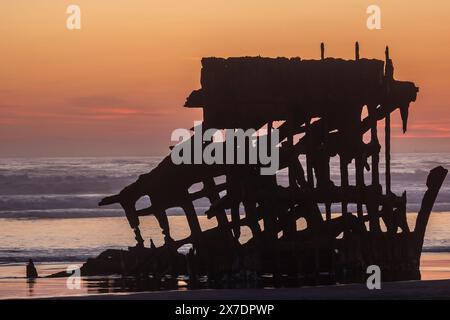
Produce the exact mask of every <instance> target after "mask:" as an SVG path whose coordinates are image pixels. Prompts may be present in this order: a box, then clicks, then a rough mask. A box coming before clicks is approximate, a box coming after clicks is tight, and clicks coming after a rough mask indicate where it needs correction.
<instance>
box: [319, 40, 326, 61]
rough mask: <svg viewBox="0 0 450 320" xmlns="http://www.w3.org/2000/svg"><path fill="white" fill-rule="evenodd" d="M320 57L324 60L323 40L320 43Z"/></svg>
mask: <svg viewBox="0 0 450 320" xmlns="http://www.w3.org/2000/svg"><path fill="white" fill-rule="evenodd" d="M320 59H321V60H325V44H324V43H323V42H322V43H321V44H320Z"/></svg>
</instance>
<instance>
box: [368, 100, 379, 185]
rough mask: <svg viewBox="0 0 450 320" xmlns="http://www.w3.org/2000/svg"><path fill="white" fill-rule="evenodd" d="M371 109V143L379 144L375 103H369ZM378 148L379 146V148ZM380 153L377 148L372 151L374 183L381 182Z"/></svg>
mask: <svg viewBox="0 0 450 320" xmlns="http://www.w3.org/2000/svg"><path fill="white" fill-rule="evenodd" d="M367 108H368V111H369V117H370V118H371V119H372V118H373V119H372V120H371V121H373V122H372V124H371V127H370V144H371V145H372V146H374V145H375V146H379V145H380V143H379V141H378V128H377V120H376V116H375V113H376V106H375V105H374V104H369V105H368V106H367ZM377 149H378V148H377ZM379 166H380V154H379V150H376V151H375V152H373V153H372V168H371V171H372V185H379V184H380V171H379Z"/></svg>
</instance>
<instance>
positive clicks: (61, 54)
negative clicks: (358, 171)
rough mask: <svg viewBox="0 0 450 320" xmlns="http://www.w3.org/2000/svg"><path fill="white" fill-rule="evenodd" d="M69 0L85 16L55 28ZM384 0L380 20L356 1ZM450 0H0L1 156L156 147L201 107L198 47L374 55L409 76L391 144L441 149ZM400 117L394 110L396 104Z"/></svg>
mask: <svg viewBox="0 0 450 320" xmlns="http://www.w3.org/2000/svg"><path fill="white" fill-rule="evenodd" d="M72 3H74V4H78V5H79V6H80V7H81V11H82V29H81V30H77V31H69V30H67V29H66V18H67V14H66V13H65V11H66V8H67V6H68V5H69V4H72ZM373 3H376V4H378V5H379V6H380V7H381V9H382V30H374V31H370V30H368V29H367V28H366V19H367V14H366V8H367V6H368V5H369V4H373ZM448 17H450V2H449V1H447V0H433V1H418V0H417V1H416V0H411V1H400V0H396V1H356V0H353V1H339V2H338V1H331V0H330V1H324V0H314V1H297V0H291V1H288V0H281V1H280V0H277V1H275V0H271V1H268V0H257V1H256V0H191V1H174V0H158V1H155V0H114V1H110V0H71V1H64V0H60V1H54V0H3V1H1V3H0V35H1V39H2V40H1V42H0V49H1V50H0V57H1V58H0V59H1V65H0V156H90V155H105V156H108V155H160V154H165V153H167V152H168V146H169V145H170V133H171V131H172V130H173V129H175V128H179V127H186V128H190V127H191V126H192V124H193V121H194V120H199V119H201V113H200V112H199V111H198V110H193V109H186V108H183V107H182V105H183V103H184V100H185V98H186V97H187V95H188V94H189V93H190V92H191V91H192V90H193V89H197V88H199V86H200V84H199V76H200V59H201V57H204V56H224V57H227V56H243V55H253V56H255V55H262V56H271V57H275V56H287V57H291V56H300V57H303V58H318V57H319V54H320V53H319V52H320V50H319V44H320V42H321V41H323V42H325V43H326V54H327V55H332V56H335V57H343V58H353V54H354V48H353V44H354V42H355V41H356V40H358V41H359V42H360V46H361V56H363V57H374V58H380V59H383V57H384V46H385V45H386V44H388V45H389V46H390V48H391V57H392V59H393V60H394V65H395V72H396V74H395V76H396V78H398V79H401V80H411V81H414V82H415V83H416V84H417V85H418V86H419V87H420V93H419V97H418V101H417V102H416V103H414V104H413V105H412V106H411V108H412V109H411V111H410V125H409V133H408V134H407V135H406V136H402V135H401V134H400V128H399V127H398V126H396V123H394V126H395V127H396V128H395V129H394V133H393V135H394V147H393V148H394V149H393V150H394V151H450V143H449V142H450V126H449V123H450V108H449V105H448V102H449V100H450V90H449V89H448V88H449V87H450V77H449V75H450V46H449V45H448V38H449V35H450V20H449V18H448ZM395 118H397V117H395Z"/></svg>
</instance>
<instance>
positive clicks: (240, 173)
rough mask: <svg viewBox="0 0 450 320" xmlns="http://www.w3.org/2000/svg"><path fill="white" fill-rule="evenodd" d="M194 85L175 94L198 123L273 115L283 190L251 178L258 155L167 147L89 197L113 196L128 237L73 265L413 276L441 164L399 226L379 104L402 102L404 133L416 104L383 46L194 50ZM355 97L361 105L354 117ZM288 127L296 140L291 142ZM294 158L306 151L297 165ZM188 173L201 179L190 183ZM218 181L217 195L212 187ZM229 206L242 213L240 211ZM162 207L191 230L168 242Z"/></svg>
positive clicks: (359, 277)
mask: <svg viewBox="0 0 450 320" xmlns="http://www.w3.org/2000/svg"><path fill="white" fill-rule="evenodd" d="M201 85H202V87H201V89H199V90H196V91H193V92H192V93H191V95H190V96H189V97H188V98H187V101H186V107H200V108H203V114H204V122H203V127H204V128H218V129H226V128H243V129H246V128H256V129H258V128H261V127H263V126H267V127H268V128H269V129H271V128H272V127H273V122H274V121H284V123H283V124H282V125H281V126H280V127H279V130H280V135H281V138H280V139H281V140H284V141H283V143H282V144H281V146H280V149H279V151H280V169H284V168H287V169H288V172H289V186H288V187H282V186H280V185H278V184H277V180H276V176H262V175H260V174H259V170H258V169H259V167H258V165H219V164H215V165H206V164H200V165H198V164H197V165H184V164H182V165H174V164H173V163H172V161H171V158H170V156H167V157H166V158H165V159H164V160H163V161H162V162H161V163H160V164H159V165H158V166H157V167H156V168H155V169H153V170H152V171H151V172H149V173H147V174H143V175H141V176H140V177H139V179H138V180H137V181H136V182H134V183H133V184H131V185H129V186H127V187H125V188H124V189H123V190H122V191H121V192H120V193H119V194H117V195H114V196H111V197H107V198H105V199H103V200H102V201H101V202H100V205H110V204H113V203H120V205H121V206H122V207H123V209H124V210H125V213H126V216H127V218H128V221H129V223H130V226H131V227H132V228H133V230H134V232H135V235H136V241H137V245H136V247H135V248H130V250H128V251H121V250H109V251H106V252H104V253H102V254H101V255H100V256H99V257H97V258H95V259H90V260H89V261H88V262H87V263H86V264H85V265H84V266H83V268H82V273H83V274H86V275H92V274H95V275H98V274H109V273H119V274H132V275H152V276H155V275H159V276H161V275H164V274H171V275H173V276H176V275H180V274H183V275H188V276H190V281H191V283H195V281H196V279H199V277H201V276H207V278H208V281H209V282H210V283H215V284H216V285H220V283H223V281H225V280H224V279H228V280H227V281H228V283H229V282H230V281H231V282H233V281H234V282H239V281H241V282H242V281H244V282H245V283H247V284H248V282H249V281H250V279H253V280H254V281H259V280H255V279H263V278H262V277H260V276H261V275H263V274H270V275H271V276H272V278H271V279H272V280H273V283H283V281H284V280H283V279H289V280H288V282H287V283H288V284H289V285H301V284H304V283H308V284H318V283H336V282H339V283H342V282H359V281H363V280H364V279H365V276H366V273H365V272H366V268H367V266H369V265H374V264H375V265H378V266H380V268H381V270H382V279H383V281H389V280H406V279H420V272H419V262H420V254H421V250H422V244H423V238H424V234H425V228H426V225H427V222H428V217H429V215H430V213H431V210H432V207H433V204H434V201H435V199H436V196H437V193H438V191H439V188H440V187H441V185H442V183H443V180H444V178H445V176H446V174H447V170H445V169H444V168H442V167H438V168H435V169H433V170H432V171H431V173H430V175H429V177H428V181H427V186H428V191H427V192H426V193H425V196H424V199H423V203H422V208H421V210H420V211H419V214H418V218H417V222H416V226H415V228H414V229H413V230H412V231H411V230H410V229H409V226H408V224H407V221H406V193H403V194H402V195H401V196H398V195H395V194H394V193H393V192H392V191H391V175H390V134H391V133H390V130H391V128H390V114H391V113H392V112H394V111H395V110H397V109H399V110H400V114H401V118H402V121H403V131H404V132H405V131H406V129H407V121H408V112H409V105H410V103H411V102H413V101H415V100H416V94H417V92H418V88H417V87H416V86H415V85H414V83H412V82H405V81H397V80H395V79H394V67H393V63H392V60H391V59H390V57H389V50H388V48H386V61H380V60H375V59H370V60H369V59H364V58H360V57H359V45H358V44H356V46H355V60H342V59H334V58H326V57H324V46H322V57H321V59H320V60H301V59H300V58H293V59H287V58H277V59H272V58H262V57H243V58H228V59H222V58H205V59H203V60H202V74H201ZM364 106H367V110H368V115H367V116H366V117H365V118H363V119H361V114H362V111H363V108H364ZM313 120H314V121H313ZM383 120H384V122H385V135H384V136H385V157H386V160H385V164H386V167H385V177H384V178H383V177H380V173H379V166H380V165H379V162H380V150H381V146H380V143H379V140H378V127H377V124H378V121H383ZM268 132H269V134H270V130H269V131H268ZM366 132H370V141H369V142H368V143H365V142H364V141H363V135H364V134H365V133H366ZM294 136H297V137H299V136H300V138H299V140H298V142H295V141H294ZM334 156H337V157H339V161H340V181H332V179H331V177H330V158H331V157H334ZM300 158H303V159H305V160H306V167H303V166H302V164H301V162H300V161H299V159H300ZM350 166H354V167H355V173H356V174H355V176H356V179H355V181H356V182H355V183H354V184H351V183H350V181H349V167H350ZM364 170H370V171H371V178H370V179H369V180H370V181H365V177H364ZM218 176H225V177H226V180H225V182H222V183H218V184H216V183H215V180H214V178H216V177H218ZM382 179H384V180H385V181H384V182H385V183H384V185H385V188H384V190H383V187H382V185H381V184H380V181H381V180H382ZM197 183H202V184H203V188H202V189H201V190H200V191H197V192H194V193H189V191H188V189H189V188H190V187H191V186H192V185H194V184H197ZM224 191H225V193H226V195H224V196H221V195H220V194H223V193H224ZM219 193H220V194H219ZM142 196H149V197H150V201H151V206H150V207H149V208H146V209H142V210H136V208H135V204H136V202H137V201H138V200H139V199H140V198H141V197H142ZM203 197H206V198H208V199H209V201H210V202H211V204H212V205H211V207H210V208H209V210H208V211H207V212H206V214H207V217H208V218H209V219H217V223H218V227H216V228H214V229H211V230H206V231H202V230H201V228H200V224H199V221H198V216H197V212H196V209H195V207H194V205H193V201H195V200H197V199H200V198H203ZM336 203H340V204H341V209H342V210H341V214H340V215H339V216H338V217H335V218H332V215H331V205H332V204H336ZM241 204H242V205H243V206H244V208H245V216H240V214H239V206H240V205H241ZM319 204H322V205H324V208H325V210H324V211H325V212H321V210H320V208H319ZM350 204H356V212H354V213H353V212H350V211H349V205H350ZM173 207H181V208H182V209H183V210H184V212H185V214H186V217H187V221H188V224H189V228H190V230H191V235H190V236H189V237H187V238H186V239H182V240H179V241H174V240H172V238H171V236H170V228H169V224H168V219H167V216H166V210H167V209H169V208H173ZM227 213H228V214H227ZM144 215H154V216H155V217H156V218H157V220H158V222H159V225H160V227H161V229H162V233H163V234H164V235H165V240H166V241H165V245H164V246H161V247H158V248H157V247H155V246H154V244H152V246H151V247H150V248H145V247H144V239H143V238H142V236H141V234H140V230H139V217H140V216H144ZM300 218H305V219H306V221H307V228H306V229H305V230H301V231H300V230H297V220H298V219H300ZM381 221H382V222H383V223H384V225H385V226H386V230H385V231H383V230H382V228H381ZM259 222H262V225H263V228H261V226H260V223H259ZM242 226H248V227H249V228H250V229H251V231H252V235H253V237H252V238H251V240H250V241H248V242H247V243H245V244H243V245H241V244H240V243H239V241H238V239H239V236H240V227H242ZM340 234H343V236H342V237H338V236H339V235H340ZM188 243H190V244H192V245H193V249H191V251H190V252H189V254H188V255H187V256H183V255H181V254H179V253H177V249H178V248H180V246H182V245H184V244H188ZM252 275H253V276H252ZM280 281H281V282H280ZM286 281H287V280H286Z"/></svg>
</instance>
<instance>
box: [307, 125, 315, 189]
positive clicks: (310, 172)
mask: <svg viewBox="0 0 450 320" xmlns="http://www.w3.org/2000/svg"><path fill="white" fill-rule="evenodd" d="M310 121H311V120H310V119H308V120H306V122H305V127H306V128H305V129H306V131H305V132H306V134H305V138H306V179H307V181H308V185H309V187H310V188H314V174H313V163H312V160H311V140H312V137H311V132H310V130H311V125H310Z"/></svg>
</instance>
